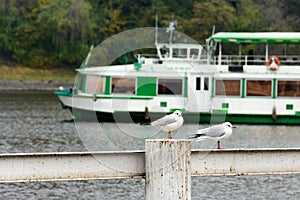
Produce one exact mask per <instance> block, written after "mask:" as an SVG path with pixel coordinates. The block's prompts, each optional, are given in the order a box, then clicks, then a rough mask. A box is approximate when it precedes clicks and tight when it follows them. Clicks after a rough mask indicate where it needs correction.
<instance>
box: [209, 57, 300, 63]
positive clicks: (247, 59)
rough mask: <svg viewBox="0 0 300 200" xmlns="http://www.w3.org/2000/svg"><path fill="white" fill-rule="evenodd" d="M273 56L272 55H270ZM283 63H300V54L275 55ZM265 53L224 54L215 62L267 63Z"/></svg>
mask: <svg viewBox="0 0 300 200" xmlns="http://www.w3.org/2000/svg"><path fill="white" fill-rule="evenodd" d="M270 56H271V55H270ZM275 56H276V57H277V58H278V59H279V60H280V63H281V65H300V56H296V55H275ZM266 59H267V58H266V56H265V55H222V56H221V57H219V56H215V57H214V58H213V64H215V65H265V64H266Z"/></svg>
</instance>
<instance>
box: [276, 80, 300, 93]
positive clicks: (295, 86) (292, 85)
mask: <svg viewBox="0 0 300 200" xmlns="http://www.w3.org/2000/svg"><path fill="white" fill-rule="evenodd" d="M277 96H279V97H300V81H278V86H277Z"/></svg>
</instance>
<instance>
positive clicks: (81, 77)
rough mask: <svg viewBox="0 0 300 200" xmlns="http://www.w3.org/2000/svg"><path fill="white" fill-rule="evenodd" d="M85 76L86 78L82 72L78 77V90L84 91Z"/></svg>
mask: <svg viewBox="0 0 300 200" xmlns="http://www.w3.org/2000/svg"><path fill="white" fill-rule="evenodd" d="M83 78H84V76H83V75H82V74H79V75H78V78H77V79H76V92H82V90H83Z"/></svg>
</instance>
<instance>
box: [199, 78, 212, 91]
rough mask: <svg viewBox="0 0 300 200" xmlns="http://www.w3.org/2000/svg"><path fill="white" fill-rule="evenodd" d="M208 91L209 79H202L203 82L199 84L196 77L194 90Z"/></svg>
mask: <svg viewBox="0 0 300 200" xmlns="http://www.w3.org/2000/svg"><path fill="white" fill-rule="evenodd" d="M208 89H209V78H208V77H204V82H203V83H201V77H196V90H206V91H207V90H208Z"/></svg>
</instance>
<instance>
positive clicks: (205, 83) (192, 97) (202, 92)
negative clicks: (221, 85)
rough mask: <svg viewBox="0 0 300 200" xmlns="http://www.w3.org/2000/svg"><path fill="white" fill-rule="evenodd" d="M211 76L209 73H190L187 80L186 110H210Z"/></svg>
mask: <svg viewBox="0 0 300 200" xmlns="http://www.w3.org/2000/svg"><path fill="white" fill-rule="evenodd" d="M210 83H211V77H210V76H209V75H192V76H191V78H190V80H189V100H188V110H190V111H194V112H195V111H196V112H210V108H211V84H210Z"/></svg>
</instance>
